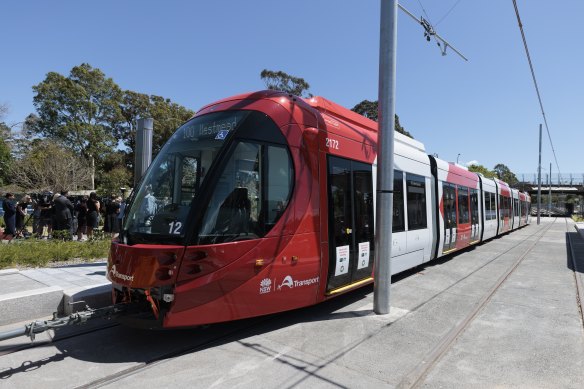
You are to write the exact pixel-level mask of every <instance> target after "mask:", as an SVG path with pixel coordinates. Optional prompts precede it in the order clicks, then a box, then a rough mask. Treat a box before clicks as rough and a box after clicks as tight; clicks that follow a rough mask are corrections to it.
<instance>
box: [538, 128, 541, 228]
mask: <svg viewBox="0 0 584 389" xmlns="http://www.w3.org/2000/svg"><path fill="white" fill-rule="evenodd" d="M540 217H541V123H540V124H539V164H538V165H537V225H539V223H540Z"/></svg>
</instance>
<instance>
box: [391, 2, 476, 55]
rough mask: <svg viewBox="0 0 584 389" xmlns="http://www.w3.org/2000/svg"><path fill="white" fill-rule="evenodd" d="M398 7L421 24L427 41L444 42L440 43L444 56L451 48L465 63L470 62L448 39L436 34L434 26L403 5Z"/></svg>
mask: <svg viewBox="0 0 584 389" xmlns="http://www.w3.org/2000/svg"><path fill="white" fill-rule="evenodd" d="M398 7H399V9H401V10H402V11H403V12H404V13H405V14H406V15H408V16H409V17H410V18H412V19H414V20H415V21H416V22H417V23H418V24H420V25H421V26H422V27H423V28H424V37H426V39H427V40H428V41H430V39H431V38H434V39H436V40H437V41H440V42H442V44H440V42H438V46H440V51H441V52H442V55H446V49H447V48H449V47H450V48H451V49H452V51H454V52H455V53H456V54H458V55H459V56H460V58H462V59H464V60H465V61H468V58H466V57H465V56H464V55H463V54H462V53H461V52H460V51H458V50H456V48H455V47H454V46H452V45H451V44H450V43H449V42H448V41H447V40H446V39H444V38H442V37H441V36H440V35H438V33H437V32H436V30H434V27H432V25H431V24H430V22H429V21H427V20H426V19H424V18H419V19H418V17H417V16H415V15H414V14H412V13H411V12H410V11H408V10H407V9H406V8H405V7H404V6H402V5H401V4H398Z"/></svg>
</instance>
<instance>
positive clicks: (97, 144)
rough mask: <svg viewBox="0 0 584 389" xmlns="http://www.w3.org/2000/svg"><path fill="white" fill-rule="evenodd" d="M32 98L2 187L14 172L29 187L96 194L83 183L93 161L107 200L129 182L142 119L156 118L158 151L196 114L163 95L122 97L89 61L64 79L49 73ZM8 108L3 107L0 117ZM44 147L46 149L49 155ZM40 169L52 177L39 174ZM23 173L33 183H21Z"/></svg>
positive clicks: (0, 154)
mask: <svg viewBox="0 0 584 389" xmlns="http://www.w3.org/2000/svg"><path fill="white" fill-rule="evenodd" d="M33 92H34V99H33V103H34V106H35V108H36V111H37V114H36V115H35V114H30V115H29V116H28V117H27V118H26V120H25V123H24V125H23V128H22V131H21V134H20V135H19V136H15V137H14V139H13V140H11V142H10V144H9V145H8V146H12V147H8V148H9V153H8V155H10V156H11V158H12V159H13V163H11V165H12V167H11V168H10V169H2V170H1V171H0V181H1V182H0V185H2V184H3V183H5V182H6V180H4V179H3V174H4V173H6V172H7V171H8V170H9V174H10V177H15V183H16V184H18V185H20V186H21V187H22V188H24V189H39V188H44V187H47V188H48V187H50V189H52V190H58V189H60V188H61V187H67V186H68V188H67V189H73V188H78V189H91V188H92V186H93V185H92V184H91V182H88V181H87V180H86V179H85V178H87V177H91V175H92V172H91V170H89V172H90V173H88V170H87V169H88V166H91V161H92V160H94V161H95V173H96V174H95V183H96V187H97V189H98V190H100V191H102V192H103V193H108V194H109V193H111V191H116V192H117V191H119V188H120V187H129V186H131V183H132V175H133V171H132V170H131V169H132V167H133V159H134V148H135V138H136V137H135V133H136V127H137V126H136V123H137V120H138V118H141V117H152V118H153V119H154V133H153V152H154V153H156V152H158V151H159V150H160V149H161V148H162V145H163V144H164V143H165V142H166V140H167V139H168V138H169V137H170V136H171V135H172V133H173V132H174V131H175V130H176V129H177V128H178V127H179V126H180V125H181V124H182V123H184V122H185V121H186V120H188V119H189V118H190V117H191V116H192V115H193V114H194V112H193V111H191V110H189V109H187V108H185V107H183V106H181V105H179V104H176V103H174V102H172V101H171V100H170V99H167V98H164V97H162V96H156V95H147V94H143V93H139V92H134V91H129V90H126V91H124V90H122V89H121V88H120V87H119V86H118V85H117V84H116V83H115V82H114V81H113V79H111V78H109V77H107V76H106V75H105V74H104V73H103V72H102V71H101V70H100V69H98V68H93V67H92V66H91V65H89V64H86V63H83V64H81V65H79V66H75V67H73V68H72V69H71V71H70V72H69V74H68V75H67V76H64V75H61V74H59V73H57V72H49V73H47V75H46V77H45V79H44V80H43V81H41V82H40V83H39V84H37V85H34V86H33ZM6 107H7V106H6V105H5V104H1V105H0V115H3V114H4V110H5V108H6ZM0 119H1V116H0ZM2 128H3V127H1V126H0V129H2ZM5 139H6V138H5V137H4V136H2V139H1V140H0V165H2V164H4V165H6V162H5V154H6V153H5V149H6V147H4V146H5V143H6V142H4V140H5ZM43 144H46V145H47V147H46V152H43V150H42V145H43ZM26 161H30V162H31V163H30V166H26V164H24V163H23V162H26ZM57 165H59V166H57ZM72 165H76V166H78V167H79V169H78V172H76V173H75V174H71V171H72V170H75V169H73V168H72ZM41 166H45V167H48V168H49V169H51V170H52V172H45V173H43V174H41V172H40V170H39V169H40V167H41ZM26 169H29V170H26ZM63 169H64V170H63ZM18 170H20V172H18ZM24 172H27V175H28V176H29V177H30V179H29V180H27V179H24V178H23V177H22V174H21V173H24ZM66 172H68V173H67V174H69V176H67V177H65V176H66V174H65V173H66ZM49 173H51V174H52V176H51V174H49ZM53 173H54V174H53ZM77 173H80V174H77ZM56 174H59V175H60V176H59V177H55V175H56ZM88 174H89V175H88ZM81 175H83V177H81Z"/></svg>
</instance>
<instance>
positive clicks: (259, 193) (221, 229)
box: [200, 141, 293, 244]
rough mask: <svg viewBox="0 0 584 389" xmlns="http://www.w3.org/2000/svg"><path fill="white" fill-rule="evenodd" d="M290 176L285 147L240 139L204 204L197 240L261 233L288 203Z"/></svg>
mask: <svg viewBox="0 0 584 389" xmlns="http://www.w3.org/2000/svg"><path fill="white" fill-rule="evenodd" d="M292 177H293V171H292V161H291V160H290V156H289V153H288V151H287V150H286V148H285V147H281V146H273V145H263V144H258V143H254V142H248V141H241V142H239V143H238V144H237V146H236V147H235V150H234V151H233V153H232V154H231V157H230V158H229V160H228V161H227V164H226V165H225V167H224V169H223V172H222V173H221V175H220V177H219V180H218V183H217V185H216V187H215V190H214V192H213V196H212V197H211V200H210V203H209V205H208V206H207V210H206V213H205V217H204V219H203V225H202V227H201V233H200V243H201V244H210V243H223V242H230V241H236V240H246V239H256V238H261V237H263V236H264V235H265V234H266V233H267V232H268V231H269V230H270V229H271V228H272V227H273V226H274V224H275V223H276V221H277V220H278V219H279V218H280V216H281V215H282V212H283V211H284V209H285V208H286V206H287V205H288V199H289V196H290V191H291V188H292Z"/></svg>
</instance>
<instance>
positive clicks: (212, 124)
mask: <svg viewBox="0 0 584 389" xmlns="http://www.w3.org/2000/svg"><path fill="white" fill-rule="evenodd" d="M242 116H243V115H242V114H241V113H239V114H238V113H230V115H229V116H228V117H219V118H217V116H216V115H213V117H214V118H216V120H209V121H197V120H194V121H193V122H192V123H191V125H190V126H188V127H186V128H185V129H184V131H183V139H185V140H191V141H192V140H200V139H216V140H225V138H227V136H228V135H229V133H230V132H231V131H233V130H235V129H236V128H237V125H238V124H239V123H240V122H241V120H242Z"/></svg>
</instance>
